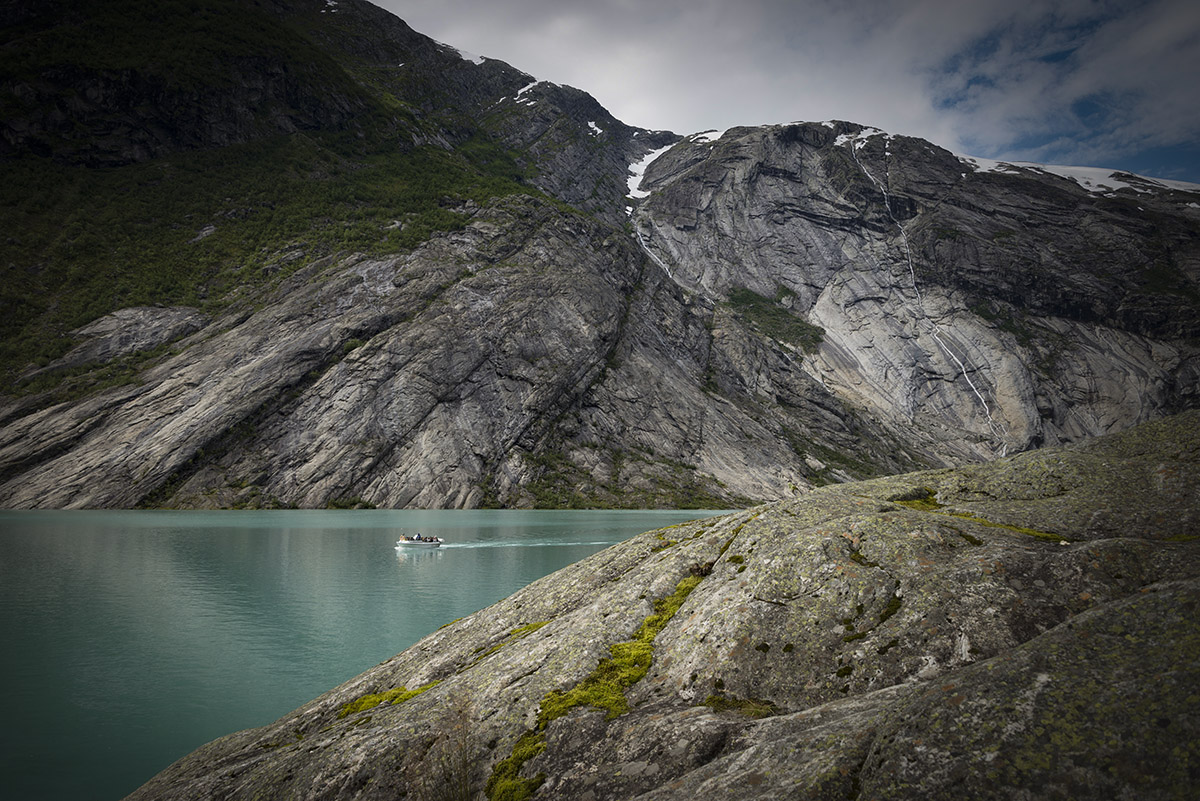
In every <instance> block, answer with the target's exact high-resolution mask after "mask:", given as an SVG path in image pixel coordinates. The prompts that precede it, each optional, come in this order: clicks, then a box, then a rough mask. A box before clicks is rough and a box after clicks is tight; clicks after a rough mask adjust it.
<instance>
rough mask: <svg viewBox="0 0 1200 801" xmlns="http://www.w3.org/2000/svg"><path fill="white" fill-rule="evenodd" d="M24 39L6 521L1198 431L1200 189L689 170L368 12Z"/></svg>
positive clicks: (323, 6)
mask: <svg viewBox="0 0 1200 801" xmlns="http://www.w3.org/2000/svg"><path fill="white" fill-rule="evenodd" d="M185 6H186V8H185ZM234 6H236V8H234ZM225 12H228V13H225ZM4 13H5V14H7V15H9V22H11V23H12V24H11V25H9V26H8V27H7V28H6V29H5V31H4V39H3V44H4V45H5V47H4V48H3V49H4V52H5V54H6V55H5V58H9V66H11V67H12V69H10V70H7V71H6V72H5V73H4V78H3V80H0V103H2V104H4V105H3V108H4V109H5V113H4V114H3V115H0V116H2V117H3V123H2V124H0V135H2V137H3V139H4V141H5V142H6V143H7V144H6V145H5V147H6V148H7V150H5V151H3V152H2V153H0V157H2V160H0V171H2V172H3V177H4V178H5V179H6V180H4V181H0V198H2V199H3V202H0V223H2V224H3V226H4V228H5V230H6V231H10V232H12V233H11V235H10V236H8V237H7V239H6V241H5V242H4V243H2V244H0V247H2V248H3V254H2V257H0V269H2V270H3V278H4V280H3V281H0V301H2V302H3V305H4V308H5V309H6V310H7V311H8V313H6V314H5V315H3V317H2V318H0V332H2V334H3V337H2V339H0V373H2V374H3V376H4V378H5V381H4V391H3V396H2V397H0V504H3V505H5V506H10V507H47V506H53V507H81V506H136V505H146V506H168V507H183V508H195V507H225V506H238V507H247V506H248V507H257V506H288V505H291V506H302V507H312V506H316V507H321V506H327V505H336V506H341V505H358V504H371V505H376V506H422V507H434V508H437V507H461V506H479V505H484V506H487V505H502V506H642V507H644V506H710V507H720V508H724V507H730V506H742V505H747V504H750V503H753V502H757V501H763V500H773V499H782V498H787V497H791V496H792V495H794V494H795V493H797V492H802V491H804V490H807V489H808V488H810V487H813V486H821V485H825V484H829V483H832V482H839V481H846V480H851V479H861V478H865V477H869V476H873V475H881V474H886V473H893V472H897V471H904V470H912V469H917V468H920V467H933V466H944V465H952V464H961V463H965V462H971V461H978V460H981V459H986V458H990V457H992V456H995V455H998V454H1003V453H1014V452H1018V451H1021V450H1025V449H1028V448H1031V447H1036V446H1039V445H1043V444H1054V443H1061V442H1070V441H1075V440H1079V439H1081V438H1084V437H1088V436H1093V435H1096V434H1100V433H1105V432H1108V431H1116V430H1121V429H1123V428H1127V427H1128V426H1130V425H1133V424H1135V423H1137V422H1141V421H1144V420H1148V419H1152V418H1155V417H1158V416H1161V415H1163V414H1166V413H1170V412H1173V411H1178V410H1181V409H1186V408H1190V407H1193V406H1195V405H1196V404H1197V402H1198V396H1197V388H1198V387H1200V361H1198V359H1197V348H1198V346H1197V341H1198V337H1197V329H1198V327H1200V323H1198V322H1197V321H1198V320H1200V313H1198V308H1200V195H1198V194H1197V193H1196V192H1194V191H1191V189H1189V188H1187V187H1178V186H1177V187H1174V188H1172V187H1167V186H1164V185H1161V184H1158V183H1156V182H1152V181H1146V180H1144V179H1137V178H1136V177H1133V176H1124V177H1123V178H1122V179H1121V180H1120V181H1117V182H1113V183H1112V187H1111V190H1110V189H1104V190H1100V191H1096V188H1095V187H1091V186H1081V185H1079V184H1078V183H1076V182H1074V181H1072V180H1070V179H1067V178H1063V177H1060V176H1058V175H1055V174H1053V173H1051V172H1047V171H1046V170H1044V169H1040V168H1033V167H1028V166H1026V167H1020V166H1018V167H1012V166H1004V165H997V166H986V165H985V166H984V167H980V165H979V164H977V163H974V162H971V161H969V160H964V159H962V158H959V157H956V156H954V155H952V154H950V153H947V152H946V151H944V150H941V149H940V148H937V147H936V146H934V145H931V144H929V143H927V142H923V141H920V140H914V139H907V138H904V137H893V136H889V135H886V134H883V133H881V132H877V131H874V130H873V129H867V128H863V127H861V126H858V125H854V124H851V123H832V122H831V123H819V124H818V123H811V124H796V125H787V126H768V127H763V128H753V129H752V128H741V129H735V130H733V131H730V132H727V133H726V134H725V135H724V136H721V137H719V138H717V137H714V136H709V135H700V136H691V137H688V138H686V139H682V138H681V137H679V136H678V135H676V134H673V133H670V132H664V131H649V130H644V129H638V128H634V127H631V126H629V125H626V124H624V123H622V122H621V121H619V120H616V119H614V118H613V117H612V116H611V115H610V114H609V113H608V112H607V111H605V110H604V109H603V108H602V107H601V106H600V105H599V104H598V103H597V102H596V101H595V100H594V99H593V98H591V97H590V96H588V95H587V94H586V93H584V92H581V91H579V90H577V89H573V88H571V87H565V86H558V85H556V84H553V83H551V82H548V81H538V80H537V79H535V78H533V77H532V76H530V75H527V74H525V73H523V72H521V71H519V70H516V69H513V68H512V67H510V66H509V65H507V64H504V63H502V62H499V61H495V60H492V59H487V58H479V57H474V56H471V55H470V54H465V53H461V52H459V51H458V50H456V49H454V48H453V47H451V46H449V45H446V44H441V43H438V42H435V41H433V40H431V39H429V38H427V37H425V36H422V35H421V34H419V33H417V32H415V31H413V30H412V29H411V28H409V27H408V26H407V25H405V24H404V23H403V22H402V21H400V20H398V19H396V18H395V17H393V16H391V15H390V14H387V13H386V12H384V11H382V10H380V9H378V8H376V7H374V6H372V5H370V4H369V3H366V2H362V0H343V1H340V2H338V3H336V4H330V3H327V2H325V0H259V1H258V2H250V3H231V2H228V1H227V0H205V2H202V3H191V4H177V3H166V4H158V5H157V6H154V7H153V8H152V7H151V6H148V5H146V4H143V3H136V2H131V1H130V0H106V2H102V3H80V2H75V1H74V0H56V2H55V3H54V4H52V5H51V6H42V5H39V4H36V3H26V2H17V3H13V4H10V5H8V6H6V7H5V10H4ZM156 25H158V26H160V28H161V31H160V35H159V39H158V40H156V42H155V45H154V47H153V48H152V49H151V50H149V51H147V50H141V51H139V50H138V49H137V48H136V47H134V46H133V45H134V44H135V43H136V41H138V40H139V37H140V35H141V34H143V33H145V32H146V31H148V30H151V29H154V30H158V28H155V27H154V26H156ZM106 32H107V33H106ZM100 34H104V36H101V35H100ZM106 37H107V38H106ZM105 42H108V43H109V44H108V45H105V44H104V43H105ZM81 43H86V45H87V46H83V44H81ZM265 43H269V46H267V44H265ZM185 45H186V46H185ZM14 65H15V66H14ZM118 90H119V91H118ZM195 117H203V120H204V124H203V125H198V124H197V125H193V124H191V122H189V120H192V119H193V118H195ZM659 153H661V155H659V156H658V158H656V159H654V160H653V163H652V164H649V165H648V169H645V176H644V179H642V180H641V183H640V188H639V186H638V179H637V175H638V174H640V172H641V170H642V169H643V168H645V167H646V165H645V164H644V163H643V164H641V165H639V162H644V161H645V160H646V159H647V158H648V157H649V156H651V155H653V154H659ZM631 165H636V168H632V174H633V175H634V179H633V185H632V187H631V186H630V183H629V181H630V176H631ZM627 193H631V194H632V195H634V197H628V196H627ZM646 195H648V196H646Z"/></svg>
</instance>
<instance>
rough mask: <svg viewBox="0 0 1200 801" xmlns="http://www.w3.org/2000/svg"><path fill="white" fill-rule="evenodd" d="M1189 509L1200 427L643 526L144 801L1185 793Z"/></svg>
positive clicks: (1188, 418)
mask: <svg viewBox="0 0 1200 801" xmlns="http://www.w3.org/2000/svg"><path fill="white" fill-rule="evenodd" d="M1198 495H1200V412H1196V411H1191V412H1187V413H1184V414H1181V415H1178V416H1174V417H1170V418H1166V419H1164V420H1161V421H1156V422H1153V423H1147V424H1144V425H1142V426H1139V427H1135V428H1134V429H1131V430H1129V431H1127V432H1123V433H1122V434H1118V435H1114V436H1110V437H1105V438H1101V439H1094V440H1090V441H1089V442H1087V443H1084V444H1078V445H1072V446H1065V447H1062V446H1060V447H1052V448H1046V449H1043V450H1039V451H1033V452H1030V453H1025V454H1020V455H1018V456H1014V457H1009V458H1007V459H1002V460H999V461H996V462H994V463H989V464H985V465H972V466H967V467H961V468H949V469H940V470H932V471H925V472H917V473H911V474H907V475H900V476H893V477H890V478H884V479H874V480H868V481H863V482H855V483H847V484H841V485H837V486H828V487H822V488H820V489H817V490H814V491H813V492H811V493H809V494H807V495H805V496H803V497H800V498H795V499H792V500H787V501H781V502H776V503H773V504H769V505H764V506H758V507H754V508H751V509H747V510H745V511H741V512H737V513H735V514H731V515H728V516H726V517H720V518H708V519H704V520H700V521H696V522H693V523H685V524H681V525H677V526H673V527H671V528H667V529H662V530H659V531H651V532H647V533H645V534H642V535H639V536H637V537H634V538H633V539H631V540H629V541H627V542H624V543H622V544H620V545H617V546H614V547H612V548H609V549H607V550H605V551H602V552H600V553H598V554H595V555H594V556H591V557H589V558H587V559H585V560H583V561H581V562H579V563H577V564H575V565H572V566H570V567H567V568H565V569H563V570H561V571H559V572H557V573H554V574H552V575H550V576H547V577H545V578H543V579H541V580H539V581H537V582H535V583H533V584H531V585H530V586H529V587H526V588H525V589H523V590H521V591H519V592H517V593H515V594H514V595H512V596H511V597H509V598H507V599H505V600H503V601H501V602H499V603H497V604H495V605H493V606H491V607H489V608H487V609H483V610H481V611H479V612H476V613H475V614H473V615H470V616H468V617H466V618H463V619H461V620H457V621H454V622H452V623H449V624H447V625H445V626H443V627H442V628H441V629H439V630H438V631H436V632H434V633H432V634H430V635H429V636H428V637H426V638H425V639H423V640H421V641H420V642H418V643H416V644H415V645H413V646H412V647H411V648H409V649H408V650H407V651H405V652H403V653H401V654H399V655H397V656H396V657H394V658H392V659H389V660H387V661H385V662H384V663H382V664H380V665H378V666H377V667H374V668H372V669H370V670H368V671H367V672H365V673H363V674H362V675H361V676H358V677H356V678H354V679H351V680H350V681H348V682H346V683H345V684H343V685H341V686H340V687H337V688H335V689H333V690H331V691H330V692H328V693H326V694H324V695H322V696H321V697H319V698H317V699H315V700H313V701H312V702H310V703H308V704H305V705H304V706H302V707H300V708H299V709H297V710H295V711H294V712H292V713H290V714H288V715H286V716H284V717H283V718H281V719H280V720H278V721H276V722H275V723H273V724H271V725H269V726H264V727H262V728H259V729H253V730H248V731H243V732H238V733H235V734H230V735H228V736H226V737H223V738H221V739H219V740H216V741H214V742H212V743H210V744H208V745H206V746H204V747H202V748H200V749H198V750H197V751H195V752H193V753H192V754H190V755H188V756H186V757H184V758H183V759H181V760H180V761H179V762H177V763H175V764H174V765H172V766H171V767H170V768H168V769H167V770H165V771H163V772H162V773H161V774H160V775H158V776H156V777H154V778H153V779H151V780H150V781H149V782H148V783H147V784H145V785H144V786H143V787H142V788H140V789H139V790H138V791H136V792H135V793H133V795H131V796H130V798H131V799H138V800H140V799H159V800H163V801H165V800H168V799H192V798H224V799H250V798H292V799H316V798H321V799H351V798H353V799H364V800H365V799H377V798H378V799H384V798H387V799H392V798H417V799H426V798H429V799H435V798H482V797H484V796H485V795H486V797H487V798H489V799H522V798H531V797H532V798H555V799H581V800H582V799H592V800H594V801H599V800H600V799H610V798H622V799H633V798H636V799H646V801H650V799H654V800H655V801H668V799H692V798H729V797H734V796H736V797H738V798H762V799H769V798H784V797H787V798H812V799H842V798H878V799H922V800H924V799H950V798H981V799H983V798H986V799H1018V798H1138V799H1179V798H1187V797H1189V796H1190V795H1192V793H1193V791H1194V788H1195V786H1196V785H1195V782H1196V764H1197V759H1198V758H1200V751H1198V749H1200V696H1198V695H1197V693H1196V687H1197V686H1198V682H1200V658H1198V657H1200V629H1198V628H1197V625H1196V620H1197V612H1198V611H1200V579H1198V576H1200V572H1198V571H1200V550H1198V549H1197V542H1196V531H1197V526H1198V525H1200V506H1198V505H1197V503H1196V499H1197V497H1198Z"/></svg>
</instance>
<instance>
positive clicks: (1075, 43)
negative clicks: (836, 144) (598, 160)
mask: <svg viewBox="0 0 1200 801" xmlns="http://www.w3.org/2000/svg"><path fill="white" fill-rule="evenodd" d="M372 2H375V3H376V4H377V5H380V6H382V7H384V8H387V9H388V10H390V11H392V12H393V13H395V14H396V15H397V16H399V17H400V18H401V19H403V20H405V21H406V22H407V23H408V24H409V25H411V26H412V27H413V28H415V29H416V30H417V31H419V32H421V33H424V34H427V35H429V36H432V37H433V38H434V39H437V40H438V41H441V42H445V43H447V44H451V45H454V46H455V47H458V48H460V49H463V50H467V51H470V52H471V53H474V54H477V55H481V56H488V57H491V58H498V59H501V60H503V61H507V62H508V63H510V64H512V65H513V66H514V67H517V68H518V69H521V70H524V71H525V72H528V73H530V74H532V75H534V76H535V77H537V78H540V79H543V80H549V81H553V82H555V83H560V84H569V85H571V86H575V87H578V88H580V89H583V90H585V91H587V92H589V93H591V94H592V95H593V96H595V97H596V99H597V100H599V101H600V102H601V103H602V104H603V105H604V106H605V107H606V108H607V109H608V110H609V111H611V112H612V113H613V115H614V116H616V117H617V118H618V119H620V120H622V121H623V122H626V123H628V124H630V125H636V126H640V127H644V128H656V129H657V128H665V129H669V130H672V131H675V132H677V133H681V134H688V133H695V132H697V131H701V130H705V129H710V128H716V129H725V128H729V127H732V126H734V125H759V124H767V123H778V122H791V121H794V120H808V121H821V120H829V119H841V120H851V121H853V122H859V123H863V124H866V125H873V126H875V127H877V128H882V129H884V130H886V131H888V132H890V133H896V134H908V135H913V136H920V137H923V138H926V139H929V140H930V141H933V142H935V143H937V144H939V145H942V146H943V147H946V148H949V149H950V150H953V151H955V152H958V153H965V154H970V155H975V156H985V157H991V158H1001V159H1010V160H1024V161H1037V162H1042V163H1049V164H1069V165H1082V166H1102V167H1113V168H1119V169H1127V170H1131V171H1133V172H1138V173H1141V174H1144V175H1152V176H1157V177H1162V178H1175V179H1179V180H1188V181H1195V182H1200V0H1145V1H1144V2H1139V1H1136V0H1134V1H1131V0H1125V1H1124V2H1121V1H1120V0H1117V1H1115V2H1109V1H1108V0H1037V1H1036V2H1032V3H1029V2H1025V3H1022V2H1019V1H1016V2H1014V0H586V2H584V1H582V0H372Z"/></svg>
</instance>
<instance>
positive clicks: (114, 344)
mask: <svg viewBox="0 0 1200 801" xmlns="http://www.w3.org/2000/svg"><path fill="white" fill-rule="evenodd" d="M207 321H208V318H207V317H206V316H205V315H204V314H203V313H201V312H200V310H198V309H190V308H187V307H174V308H165V309H160V308H153V307H135V308H129V309H118V310H117V311H115V312H113V313H112V314H106V315H105V316H103V317H101V318H100V319H99V320H96V321H94V322H91V323H88V324H87V325H85V326H83V327H82V328H77V329H76V330H74V331H72V332H71V336H73V337H76V338H78V339H82V340H83V342H81V343H80V344H79V345H77V346H76V347H74V348H72V349H71V350H70V351H69V352H68V353H67V354H66V355H65V356H63V358H62V359H60V360H59V361H57V362H54V363H52V364H50V365H48V366H47V368H46V369H48V370H52V369H56V368H60V367H74V366H78V365H82V364H87V363H89V362H100V363H103V362H109V361H112V360H113V359H116V358H120V357H121V356H128V355H130V354H133V353H139V352H141V351H146V350H153V349H154V348H157V347H159V346H160V345H165V344H167V343H168V342H173V341H174V340H176V339H179V338H181V337H184V336H187V335H188V334H194V333H195V332H196V331H199V330H200V329H201V328H203V327H204V324H205V323H206V322H207Z"/></svg>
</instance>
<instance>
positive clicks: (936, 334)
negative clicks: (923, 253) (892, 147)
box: [848, 139, 1007, 455]
mask: <svg viewBox="0 0 1200 801" xmlns="http://www.w3.org/2000/svg"><path fill="white" fill-rule="evenodd" d="M861 141H864V140H853V139H852V140H850V141H849V143H848V144H849V145H850V155H851V156H853V157H854V163H855V164H857V165H858V168H859V169H860V170H862V172H863V175H865V176H867V178H868V179H870V181H871V183H873V184H874V185H875V188H876V189H878V190H879V194H880V195H882V196H883V206H884V208H886V209H887V213H888V217H890V218H891V220H892V224H893V225H895V226H896V228H897V229H898V230H899V231H900V242H901V244H902V246H903V248H904V258H905V261H906V263H907V264H908V276H909V279H910V280H911V281H912V288H913V293H914V294H915V295H916V296H917V306H916V308H917V312H918V313H919V316H920V318H921V319H922V320H924V322H925V323H926V324H927V325H928V326H929V328H930V333H931V335H932V337H933V341H934V342H936V343H937V344H938V347H939V348H941V349H942V352H943V353H945V354H946V356H947V357H948V358H949V359H950V360H951V361H953V362H954V364H955V365H957V366H958V369H959V372H960V373H962V377H963V378H964V379H966V382H967V386H969V387H970V388H971V392H972V393H974V395H975V397H976V398H977V399H978V400H979V405H980V406H982V407H983V413H984V415H985V416H986V417H987V422H988V428H989V429H991V432H992V436H993V437H995V438H996V439H997V440H998V441H999V442H1000V446H1001V449H1002V452H1001V455H1004V451H1006V450H1007V447H1006V446H1005V444H1004V442H1003V440H1002V436H1003V434H1004V427H1003V426H1002V425H1001V424H1000V423H998V422H997V421H996V420H995V419H994V418H993V417H992V410H991V407H990V406H989V405H988V402H987V399H986V398H984V397H983V393H982V392H980V391H979V387H977V386H975V382H974V381H972V380H971V375H970V371H969V370H968V369H967V365H966V364H965V363H964V361H963V359H960V358H959V357H958V356H957V355H956V354H955V353H954V351H953V350H952V349H951V348H950V346H949V345H948V344H947V343H946V342H945V341H944V340H943V339H942V334H944V333H945V331H944V330H943V329H942V327H941V326H940V325H938V323H936V322H934V320H933V319H932V318H931V317H930V316H929V314H928V313H927V312H926V311H925V298H924V297H923V296H922V295H921V288H920V286H918V285H917V272H916V269H914V267H913V257H912V250H911V248H910V247H909V243H908V231H907V230H905V228H904V225H903V224H902V223H901V222H900V221H899V220H898V219H896V215H895V213H894V212H893V211H892V203H891V196H890V194H889V192H888V190H887V187H886V186H885V185H884V184H883V183H882V182H881V181H880V180H879V179H877V178H876V177H875V176H874V175H872V174H871V171H870V170H868V169H867V167H866V165H865V164H863V163H862V161H861V160H860V159H859V157H858V145H859V144H860V142H861ZM886 152H887V151H886V150H885V154H886ZM964 356H965V354H964Z"/></svg>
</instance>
